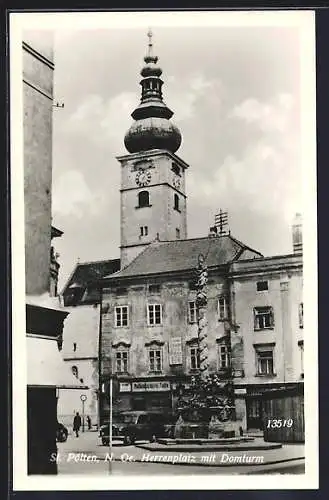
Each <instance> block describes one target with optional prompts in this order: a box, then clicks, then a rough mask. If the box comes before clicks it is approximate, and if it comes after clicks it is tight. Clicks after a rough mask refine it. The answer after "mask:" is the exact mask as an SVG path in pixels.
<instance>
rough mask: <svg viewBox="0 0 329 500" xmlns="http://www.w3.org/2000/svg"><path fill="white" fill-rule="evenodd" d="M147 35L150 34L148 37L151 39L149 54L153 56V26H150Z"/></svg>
mask: <svg viewBox="0 0 329 500" xmlns="http://www.w3.org/2000/svg"><path fill="white" fill-rule="evenodd" d="M147 36H148V39H149V43H148V46H149V51H148V56H151V57H152V48H153V43H152V37H153V33H152V29H151V28H149V30H148V32H147Z"/></svg>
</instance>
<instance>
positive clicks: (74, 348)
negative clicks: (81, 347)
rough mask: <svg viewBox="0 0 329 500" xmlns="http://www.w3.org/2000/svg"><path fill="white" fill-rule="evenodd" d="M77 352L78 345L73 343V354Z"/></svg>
mask: <svg viewBox="0 0 329 500" xmlns="http://www.w3.org/2000/svg"><path fill="white" fill-rule="evenodd" d="M76 350H77V343H76V342H73V352H75V351H76Z"/></svg>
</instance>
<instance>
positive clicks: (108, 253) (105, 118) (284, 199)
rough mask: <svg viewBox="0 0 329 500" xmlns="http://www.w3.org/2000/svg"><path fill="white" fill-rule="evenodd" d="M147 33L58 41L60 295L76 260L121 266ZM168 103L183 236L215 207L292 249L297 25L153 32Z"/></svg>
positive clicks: (93, 33) (298, 195)
mask: <svg viewBox="0 0 329 500" xmlns="http://www.w3.org/2000/svg"><path fill="white" fill-rule="evenodd" d="M148 27H149V26H147V25H145V27H144V26H143V27H138V28H137V27H136V29H133V28H129V29H128V28H123V27H121V28H120V27H118V28H117V29H114V28H113V27H111V28H109V29H98V30H90V29H88V30H83V29H82V30H72V29H67V30H65V29H61V30H58V31H56V33H55V45H54V58H55V73H54V77H55V80H54V98H55V101H59V102H60V103H62V102H64V108H58V109H56V108H54V121H53V195H52V211H53V224H54V225H55V226H56V227H58V228H59V229H61V230H62V231H64V234H63V236H62V237H61V238H58V239H56V240H55V242H54V244H55V248H56V251H57V252H58V253H59V254H60V257H59V262H60V264H61V271H60V288H61V287H62V286H63V285H64V284H65V282H66V280H67V279H68V276H69V275H70V273H71V272H72V270H73V268H74V266H75V265H76V263H77V261H78V259H79V260H80V262H85V261H88V262H89V261H93V260H102V259H111V258H118V257H119V256H120V253H119V245H120V199H119V189H120V164H119V162H118V161H117V160H116V156H119V155H120V154H124V153H127V152H126V150H125V147H124V143H123V139H124V135H125V133H126V131H127V130H128V128H129V126H130V124H131V123H132V121H133V120H132V118H131V116H130V114H131V112H132V111H133V110H134V109H135V107H136V106H137V104H138V103H139V100H140V85H139V81H140V78H141V77H140V74H139V72H140V70H141V68H142V66H143V57H144V55H145V54H146V51H147V41H148V39H147V36H146V34H147V31H148ZM152 30H153V33H154V37H153V43H154V53H155V54H156V55H157V56H158V57H159V63H158V64H159V65H160V66H161V68H162V70H163V74H162V79H163V80H164V85H163V97H164V101H165V103H166V104H167V105H168V106H169V108H170V109H171V110H172V111H173V112H174V116H173V118H172V121H173V122H174V123H175V124H176V125H177V126H178V127H179V129H180V131H181V134H182V137H183V140H182V145H181V147H180V148H179V150H178V151H177V153H176V154H177V155H178V156H179V157H181V158H182V159H183V160H184V161H185V162H187V163H188V164H189V165H190V167H189V169H188V170H187V180H186V182H187V185H186V190H187V195H188V199H187V214H188V237H189V238H194V237H202V236H207V234H208V230H209V227H210V226H211V225H213V223H214V216H215V214H216V213H218V212H219V209H223V210H227V211H228V216H229V227H230V230H231V234H232V235H233V236H234V237H236V238H238V239H239V240H242V241H243V242H244V243H246V244H247V245H249V246H251V247H253V248H255V249H257V250H258V251H260V252H262V253H263V254H264V255H276V254H285V253H291V251H292V241H291V224H292V221H293V218H294V214H295V213H296V212H301V211H302V206H301V201H302V176H301V147H302V141H301V120H300V113H301V90H300V89H301V77H300V61H301V57H302V53H301V45H300V32H299V29H298V27H289V26H286V27H277V26H273V27H271V26H268V25H267V26H266V27H265V26H264V27H261V26H257V27H255V26H248V27H243V26H239V27H232V26H227V27H225V26H221V27H209V26H201V25H200V26H195V27H193V28H191V27H184V26H182V27H179V26H177V27H164V26H156V25H153V26H152Z"/></svg>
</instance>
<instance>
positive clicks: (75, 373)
mask: <svg viewBox="0 0 329 500" xmlns="http://www.w3.org/2000/svg"><path fill="white" fill-rule="evenodd" d="M71 369H72V373H73V375H74V376H75V377H76V378H78V377H79V370H78V367H77V366H72V368H71Z"/></svg>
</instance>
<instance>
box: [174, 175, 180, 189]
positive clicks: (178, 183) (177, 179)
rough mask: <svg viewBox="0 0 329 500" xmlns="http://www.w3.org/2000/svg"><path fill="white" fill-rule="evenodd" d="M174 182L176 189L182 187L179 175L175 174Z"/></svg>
mask: <svg viewBox="0 0 329 500" xmlns="http://www.w3.org/2000/svg"><path fill="white" fill-rule="evenodd" d="M173 184H174V186H175V188H176V189H179V188H180V185H181V182H180V178H179V177H178V176H176V175H175V177H174V179H173Z"/></svg>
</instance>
